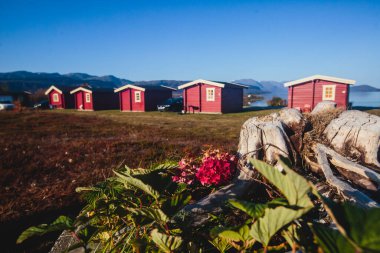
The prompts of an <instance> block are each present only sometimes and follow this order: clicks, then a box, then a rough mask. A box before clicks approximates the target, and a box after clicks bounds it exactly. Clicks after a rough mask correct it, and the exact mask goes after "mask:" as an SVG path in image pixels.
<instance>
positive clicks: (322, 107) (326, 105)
mask: <svg viewBox="0 0 380 253" xmlns="http://www.w3.org/2000/svg"><path fill="white" fill-rule="evenodd" d="M335 108H336V103H335V102H333V101H323V102H319V103H318V104H317V105H316V106H315V107H314V109H313V111H312V112H311V114H317V113H321V112H325V111H329V110H332V109H335Z"/></svg>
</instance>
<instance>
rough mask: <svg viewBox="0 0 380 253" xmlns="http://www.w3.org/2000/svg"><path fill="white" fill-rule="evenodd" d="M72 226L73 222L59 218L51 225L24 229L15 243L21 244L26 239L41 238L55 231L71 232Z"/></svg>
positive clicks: (67, 218)
mask: <svg viewBox="0 0 380 253" xmlns="http://www.w3.org/2000/svg"><path fill="white" fill-rule="evenodd" d="M73 229H74V224H73V220H72V219H70V218H69V217H66V216H59V217H58V218H57V219H56V220H55V221H54V222H53V223H51V224H41V225H38V226H35V227H30V228H28V229H26V230H25V231H24V232H22V233H21V235H20V236H19V237H18V238H17V241H16V243H22V242H23V241H25V240H26V239H28V238H30V237H34V236H42V235H44V234H47V233H50V232H56V231H63V230H73Z"/></svg>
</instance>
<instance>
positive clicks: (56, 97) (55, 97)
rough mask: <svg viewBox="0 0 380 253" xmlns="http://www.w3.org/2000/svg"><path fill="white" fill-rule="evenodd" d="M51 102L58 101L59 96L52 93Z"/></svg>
mask: <svg viewBox="0 0 380 253" xmlns="http://www.w3.org/2000/svg"><path fill="white" fill-rule="evenodd" d="M53 102H59V97H58V94H57V93H54V94H53Z"/></svg>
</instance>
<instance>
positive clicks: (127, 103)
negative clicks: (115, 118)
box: [120, 88, 145, 112]
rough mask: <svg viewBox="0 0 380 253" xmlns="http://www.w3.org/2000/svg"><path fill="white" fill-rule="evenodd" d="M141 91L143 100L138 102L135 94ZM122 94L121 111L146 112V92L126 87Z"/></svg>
mask: <svg viewBox="0 0 380 253" xmlns="http://www.w3.org/2000/svg"><path fill="white" fill-rule="evenodd" d="M136 92H140V96H141V101H140V102H136V97H135V94H136ZM120 96H121V107H120V109H121V111H134V112H144V111H145V92H144V91H140V90H136V89H131V88H128V89H125V90H122V91H120Z"/></svg>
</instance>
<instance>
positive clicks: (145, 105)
mask: <svg viewBox="0 0 380 253" xmlns="http://www.w3.org/2000/svg"><path fill="white" fill-rule="evenodd" d="M173 90H176V89H174V88H170V87H166V86H162V85H161V86H160V85H132V84H127V85H124V86H122V87H120V88H118V89H116V90H115V92H118V93H119V100H120V111H123V112H126V111H130V112H145V111H155V110H157V105H159V104H160V103H163V102H164V101H165V100H167V99H169V98H171V97H172V92H173Z"/></svg>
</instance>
